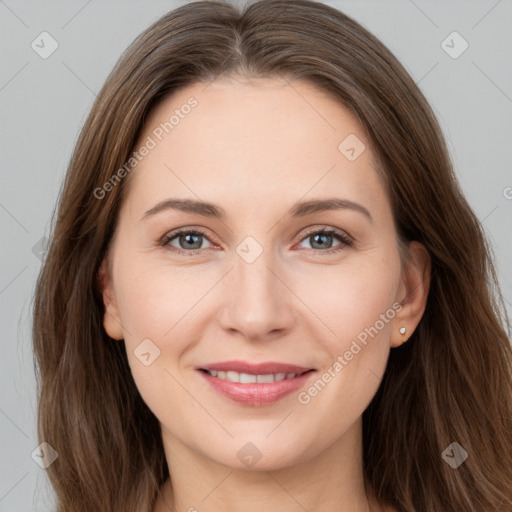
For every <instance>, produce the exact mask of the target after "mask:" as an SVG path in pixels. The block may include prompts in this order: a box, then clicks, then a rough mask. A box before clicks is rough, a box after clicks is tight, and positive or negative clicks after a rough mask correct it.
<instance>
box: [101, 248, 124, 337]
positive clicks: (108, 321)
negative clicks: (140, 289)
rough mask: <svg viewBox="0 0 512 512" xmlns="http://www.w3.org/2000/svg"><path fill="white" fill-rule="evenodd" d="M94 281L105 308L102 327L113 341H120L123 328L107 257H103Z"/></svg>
mask: <svg viewBox="0 0 512 512" xmlns="http://www.w3.org/2000/svg"><path fill="white" fill-rule="evenodd" d="M96 280H97V283H98V287H99V290H100V292H101V294H102V297H103V304H104V306H105V314H104V315H103V327H104V328H105V331H106V332H107V334H108V335H109V336H110V337H111V338H113V339H115V340H122V339H123V338H124V335H123V328H122V325H121V318H120V315H119V310H118V307H117V302H116V297H115V294H114V287H113V285H112V278H111V276H110V271H109V265H108V259H107V257H105V258H104V259H103V261H102V262H101V265H100V268H99V270H98V274H97V276H96Z"/></svg>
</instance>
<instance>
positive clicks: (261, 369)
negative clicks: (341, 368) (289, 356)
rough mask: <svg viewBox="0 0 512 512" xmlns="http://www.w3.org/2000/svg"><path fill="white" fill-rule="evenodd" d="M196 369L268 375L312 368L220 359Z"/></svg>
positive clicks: (301, 371) (297, 371)
mask: <svg viewBox="0 0 512 512" xmlns="http://www.w3.org/2000/svg"><path fill="white" fill-rule="evenodd" d="M197 369H198V370H217V371H225V372H228V371H233V372H238V373H247V374H249V375H269V374H271V373H272V374H276V373H296V374H301V373H304V372H307V371H309V370H314V368H305V367H304V366H297V365H295V364H287V363H276V362H272V361H270V362H266V363H258V364H254V363H249V362H247V361H222V362H220V363H212V364H207V365H205V366H198V367H197Z"/></svg>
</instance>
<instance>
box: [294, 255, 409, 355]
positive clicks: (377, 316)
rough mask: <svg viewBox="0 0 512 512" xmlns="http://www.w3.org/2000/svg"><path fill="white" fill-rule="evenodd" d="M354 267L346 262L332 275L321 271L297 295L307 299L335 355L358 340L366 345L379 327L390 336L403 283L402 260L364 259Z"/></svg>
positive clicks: (301, 283) (302, 282) (302, 283)
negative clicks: (366, 339)
mask: <svg viewBox="0 0 512 512" xmlns="http://www.w3.org/2000/svg"><path fill="white" fill-rule="evenodd" d="M391 254H392V253H391ZM350 263H352V262H349V261H347V263H346V264H343V262H342V263H341V264H340V265H339V266H338V267H334V266H333V267H332V268H331V269H328V271H326V269H325V268H324V269H320V270H319V271H318V272H317V273H311V274H309V276H308V278H307V279H301V280H297V282H296V285H297V288H296V293H297V295H299V296H301V297H306V298H307V301H305V302H306V303H307V305H308V306H309V308H310V310H311V311H312V312H314V313H315V314H316V316H317V319H318V320H319V321H321V322H319V325H321V331H322V332H324V333H325V334H323V335H322V336H319V339H320V340H322V339H323V340H325V342H326V343H328V346H329V350H328V351H329V353H331V354H332V353H334V352H336V353H339V351H340V350H343V351H344V350H348V346H349V345H350V343H351V341H352V340H354V339H357V338H358V336H359V338H360V339H361V341H364V337H365V333H367V330H368V329H371V328H372V327H374V326H375V324H377V330H378V331H379V334H382V337H385V336H387V333H388V332H389V329H390V322H389V320H392V318H393V317H394V313H395V310H394V309H393V307H392V306H393V304H394V303H395V299H396V292H397V289H398V284H399V279H400V263H399V260H397V259H394V258H392V257H390V258H388V259H386V260H385V259H382V258H381V259H379V260H377V259H376V258H367V261H362V258H361V259H360V260H359V261H357V263H354V264H350ZM381 315H384V320H382V318H383V317H382V316H381ZM318 320H317V321H318ZM372 332H373V329H372ZM318 334H320V331H318Z"/></svg>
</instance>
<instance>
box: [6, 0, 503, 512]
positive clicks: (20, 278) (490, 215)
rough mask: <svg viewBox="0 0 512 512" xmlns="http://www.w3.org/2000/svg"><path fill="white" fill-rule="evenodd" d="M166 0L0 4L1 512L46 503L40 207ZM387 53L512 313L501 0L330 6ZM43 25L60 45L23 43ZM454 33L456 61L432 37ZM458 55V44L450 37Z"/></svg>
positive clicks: (47, 207) (168, 4) (45, 209)
mask: <svg viewBox="0 0 512 512" xmlns="http://www.w3.org/2000/svg"><path fill="white" fill-rule="evenodd" d="M184 3H187V2H185V1H183V2H175V1H174V2H173V1H170V0H168V1H146V2H142V1H139V2H134V1H131V2H130V1H123V2H121V1H117V2H114V1H108V2H107V1H100V0H90V1H86V0H80V1H69V0H67V1H65V2H64V1H61V2H57V1H54V2H50V1H48V0H46V1H37V2H36V1H35V0H34V1H15V0H5V1H2V0H0V52H1V54H0V56H1V69H0V108H1V114H0V119H1V124H0V130H1V133H0V141H1V142H0V144H1V146H0V154H1V170H0V183H1V187H0V230H1V240H2V244H1V248H0V315H1V327H2V330H1V335H2V344H1V347H2V352H1V357H0V371H1V373H0V375H1V384H2V393H1V397H0V453H1V456H0V512H5V511H9V512H12V511H15V512H24V511H30V510H36V511H41V512H42V511H49V510H51V509H52V508H51V506H52V492H51V489H50V488H49V485H48V483H47V480H46V475H45V470H44V469H42V468H40V467H39V466H38V465H37V464H36V463H35V462H34V460H33V459H32V458H31V453H32V452H33V450H34V449H35V448H36V447H37V445H38V442H37V438H36V424H35V411H36V400H35V382H34V375H33V367H32V350H31V336H30V326H31V312H30V308H31V302H32V295H33V290H34V283H35V279H36V277H37V274H38V271H39V269H40V265H41V260H40V257H41V251H43V252H44V242H41V240H42V239H43V238H44V237H45V236H48V234H49V233H48V229H49V221H50V215H51V213H52V211H53V207H54V203H55V201H56V198H57V193H58V190H59V187H60V184H61V181H62V179H63V176H64V173H65V171H66V166H67V163H68V161H69V158H70V155H71V151H72V148H73V145H74V143H75V142H76V139H77V135H78V132H79V129H80V127H81V126H82V124H83V122H84V120H85V117H86V115H87V113H88V111H89V109H90V107H91V106H92V102H93V100H94V97H95V94H96V92H97V91H99V89H100V87H101V85H102V84H103V82H104V80H105V78H106V76H107V74H108V73H109V71H110V70H111V69H112V67H113V65H114V64H115V62H116V61H117V59H118V57H119V56H120V55H121V53H122V51H123V50H124V49H125V48H126V47H127V46H128V44H129V43H130V42H131V41H132V40H133V39H134V38H135V36H136V35H138V34H139V33H140V32H141V31H142V30H143V29H145V28H146V27H147V26H148V25H150V24H151V23H152V22H153V21H155V20H156V19H157V18H158V17H160V16H161V15H162V14H164V13H165V12H167V11H169V10H171V9H173V8H175V7H177V6H179V5H182V4H184ZM325 3H328V4H330V5H332V6H334V7H337V8H339V9H341V10H342V11H344V12H346V13H347V14H348V15H350V16H352V17H354V18H355V19H356V20H358V21H359V22H361V23H362V24H363V25H364V26H366V27H367V28H368V29H370V31H372V32H373V33H374V34H375V35H376V36H377V37H379V38H380V39H381V40H382V41H383V42H384V43H385V44H386V45H387V46H388V47H389V48H390V49H391V51H393V52H394V53H395V55H396V56H397V57H398V59H399V60H400V61H401V62H402V63H403V64H404V66H405V67H406V69H407V70H408V71H409V72H410V74H411V75H412V76H413V77H414V79H415V80H416V82H417V83H418V84H419V86H420V87H421V89H422V91H423V92H424V94H425V95H426V97H427V99H428V100H429V101H430V103H431V105H432V106H433V108H434V111H435V112H436V114H437V116H438V119H439V121H440V123H441V126H442V128H443V131H444V133H445V136H446V138H447V142H448V146H449V149H450V151H451V154H452V158H453V161H454V165H455V170H456V173H457V176H458V177H459V179H460V181H461V184H462V187H463V190H464V192H465V194H466V196H467V198H468V200H469V202H470V204H471V205H472V207H473V208H474V210H475V212H476V214H477V215H478V217H479V219H480V221H481V222H482V224H483V226H484V228H485V230H486V232H487V233H488V236H489V238H490V240H491V242H492V244H493V247H494V250H495V256H496V262H497V265H498V270H499V278H500V282H501V285H502V289H503V292H504V295H505V298H506V300H507V308H508V312H509V314H511V313H512V257H511V254H512V251H511V249H512V234H511V229H510V228H511V224H512V223H511V219H512V172H511V169H512V167H511V163H512V140H511V135H512V72H511V71H512V70H511V62H512V59H511V56H512V51H511V50H512V30H511V28H510V27H511V26H512V0H500V1H496V0H489V1H487V0H479V1H468V0H463V1H454V0H452V1H449V2H447V1H441V0H438V1H427V0H414V1H413V0H400V1H399V0H395V1H389V0H387V1H386V0H384V1H383V0H380V1H367V0H364V1H361V0H360V1H354V0H350V1H349V0H347V1H328V2H325ZM43 31H47V32H49V33H50V34H51V36H52V37H53V38H54V39H55V40H56V41H57V42H58V45H59V46H58V48H57V50H56V51H55V52H54V53H53V54H52V55H51V56H49V57H48V58H46V59H43V58H41V57H40V56H39V55H38V54H37V53H36V52H35V51H34V50H33V49H32V47H31V43H32V41H34V40H36V38H37V37H38V36H39V34H41V32H43ZM453 31H457V32H458V33H459V34H460V35H461V36H462V37H463V38H464V39H465V40H466V41H467V42H468V44H469V47H468V49H467V50H466V51H465V52H464V53H462V54H461V55H460V56H459V57H458V58H455V59H454V58H452V57H451V56H449V55H448V54H447V53H446V51H445V50H444V49H443V47H442V46H441V44H442V42H443V41H444V40H445V39H446V38H447V36H448V35H449V34H451V33H452V32H453ZM447 44H449V45H451V46H454V49H452V51H456V50H457V49H458V48H461V46H460V40H455V41H454V43H451V42H450V39H448V43H447Z"/></svg>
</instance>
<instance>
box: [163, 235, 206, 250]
mask: <svg viewBox="0 0 512 512" xmlns="http://www.w3.org/2000/svg"><path fill="white" fill-rule="evenodd" d="M202 238H205V239H206V240H208V238H207V236H206V234H205V233H203V232H202V231H197V230H183V231H178V232H176V233H172V234H170V235H165V236H164V237H163V238H162V240H161V241H160V245H162V246H168V247H170V248H171V249H172V250H174V251H176V252H177V253H178V254H184V255H186V256H193V255H194V254H198V253H199V252H201V250H202V249H203V248H201V243H202V241H201V239H202ZM175 239H177V242H178V244H179V247H175V246H173V245H171V242H172V241H173V240H175ZM190 249H192V250H190Z"/></svg>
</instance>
